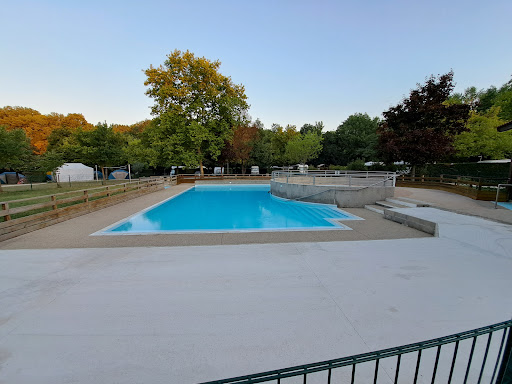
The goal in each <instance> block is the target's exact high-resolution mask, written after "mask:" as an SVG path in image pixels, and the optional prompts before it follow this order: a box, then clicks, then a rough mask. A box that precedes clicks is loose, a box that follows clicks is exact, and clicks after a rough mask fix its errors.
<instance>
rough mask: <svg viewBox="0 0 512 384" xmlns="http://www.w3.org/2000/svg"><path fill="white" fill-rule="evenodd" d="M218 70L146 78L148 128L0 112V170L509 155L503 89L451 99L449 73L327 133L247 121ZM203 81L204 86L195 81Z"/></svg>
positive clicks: (181, 63)
mask: <svg viewBox="0 0 512 384" xmlns="http://www.w3.org/2000/svg"><path fill="white" fill-rule="evenodd" d="M219 65H220V63H219V62H218V61H213V62H212V61H209V60H207V59H205V58H197V57H195V56H194V55H193V54H192V53H190V52H188V51H187V52H184V53H182V52H180V51H174V52H173V53H171V54H170V55H168V56H167V60H166V61H165V62H164V65H161V66H160V67H158V68H153V67H152V66H151V67H150V68H149V69H147V70H146V75H147V80H146V82H145V85H146V86H148V90H147V92H146V94H147V95H148V96H149V97H151V98H154V99H155V105H154V107H153V110H152V113H153V115H154V116H155V117H154V118H153V119H152V120H146V121H142V122H138V123H135V124H132V125H116V124H114V125H107V124H106V123H100V124H97V125H92V124H91V123H89V122H87V121H86V120H85V118H84V116H83V115H81V114H78V113H74V114H68V115H66V116H64V115H61V114H58V113H51V114H48V115H43V114H41V113H39V112H38V111H35V110H33V109H30V108H24V107H4V108H1V109H0V169H4V170H15V171H21V172H29V171H50V170H53V169H54V168H55V167H57V166H59V165H61V164H62V163H64V162H82V163H84V164H86V165H89V166H94V165H98V166H119V165H123V164H127V163H130V164H132V165H133V166H134V168H135V169H136V170H137V171H139V172H143V171H145V170H147V171H148V172H149V173H164V172H165V173H168V172H169V170H170V168H171V167H172V166H186V167H188V168H189V169H192V170H193V169H194V168H196V167H201V170H202V168H203V166H204V167H206V168H212V167H214V166H225V165H226V163H227V164H229V165H230V167H231V169H232V170H234V171H236V172H244V173H245V172H246V168H247V167H248V166H252V165H258V166H259V167H260V168H261V170H262V171H263V172H267V171H270V169H271V168H270V167H271V166H287V165H293V164H303V163H309V164H311V165H314V166H319V165H324V166H325V167H331V168H335V167H340V166H342V167H346V166H349V167H350V168H353V169H358V168H364V162H365V161H372V162H384V163H386V164H392V163H393V162H397V161H405V162H406V163H408V164H411V165H413V167H414V166H422V165H424V164H428V163H435V162H441V161H475V160H478V159H499V158H504V157H509V156H511V155H512V132H506V133H498V132H497V130H496V127H497V126H499V125H502V124H504V123H506V122H507V121H510V120H512V80H511V81H509V82H507V83H505V84H503V85H502V86H501V87H494V86H492V87H489V88H487V89H483V90H477V89H476V88H475V87H471V88H468V89H467V90H465V92H464V93H453V88H454V83H453V73H452V72H450V73H448V74H445V75H442V76H439V77H434V76H432V77H430V78H428V79H427V80H426V82H425V84H423V85H418V87H417V88H416V89H413V90H412V91H411V93H410V95H409V97H407V98H404V100H402V101H401V102H400V103H399V104H397V105H396V106H393V107H391V108H390V109H389V110H388V111H385V112H383V118H382V119H380V118H378V117H371V116H369V115H368V114H366V113H356V114H353V115H351V116H349V117H348V118H347V119H346V120H345V121H343V122H342V123H341V124H340V125H339V126H338V127H337V129H336V130H334V131H324V125H323V123H322V122H310V123H306V124H304V125H303V126H301V127H300V128H299V127H296V126H293V125H279V124H273V125H272V126H271V127H269V128H268V129H267V128H266V127H264V126H263V124H262V123H261V121H259V120H258V119H256V120H255V121H252V120H251V118H250V117H249V115H248V114H247V111H248V104H247V103H246V96H245V93H244V88H243V86H241V85H236V84H233V83H232V82H231V79H230V78H229V77H225V76H223V75H221V74H220V73H218V67H219ZM205 79H208V80H205Z"/></svg>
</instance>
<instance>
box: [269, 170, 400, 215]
mask: <svg viewBox="0 0 512 384" xmlns="http://www.w3.org/2000/svg"><path fill="white" fill-rule="evenodd" d="M395 180H396V173H394V172H377V171H374V172H370V171H368V172H366V171H365V172H359V171H312V172H307V173H302V172H295V171H274V172H272V179H271V181H270V191H271V193H272V194H273V195H275V196H278V197H282V198H285V199H290V200H301V201H308V202H313V203H324V204H336V205H337V206H339V207H346V208H350V207H352V208H356V207H364V206H365V205H367V204H375V202H376V201H380V200H385V199H386V198H388V197H393V196H394V193H395Z"/></svg>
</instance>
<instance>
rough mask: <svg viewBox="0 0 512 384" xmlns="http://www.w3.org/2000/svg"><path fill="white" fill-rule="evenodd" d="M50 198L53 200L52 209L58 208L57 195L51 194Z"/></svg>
mask: <svg viewBox="0 0 512 384" xmlns="http://www.w3.org/2000/svg"><path fill="white" fill-rule="evenodd" d="M50 199H51V200H52V201H53V205H52V209H53V210H54V211H55V210H56V209H57V208H58V207H57V196H55V195H51V196H50Z"/></svg>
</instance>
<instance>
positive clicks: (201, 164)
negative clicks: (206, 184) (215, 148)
mask: <svg viewBox="0 0 512 384" xmlns="http://www.w3.org/2000/svg"><path fill="white" fill-rule="evenodd" d="M197 154H198V155H199V171H200V172H201V177H202V178H203V177H204V168H203V157H202V156H201V148H197Z"/></svg>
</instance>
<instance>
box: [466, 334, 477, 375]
mask: <svg viewBox="0 0 512 384" xmlns="http://www.w3.org/2000/svg"><path fill="white" fill-rule="evenodd" d="M476 339H477V337H474V338H473V343H472V344H471V351H470V352H469V358H468V366H467V368H466V375H465V376H464V384H466V383H467V382H468V376H469V370H470V369H471V361H472V360H473V353H474V352H475V345H476Z"/></svg>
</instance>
